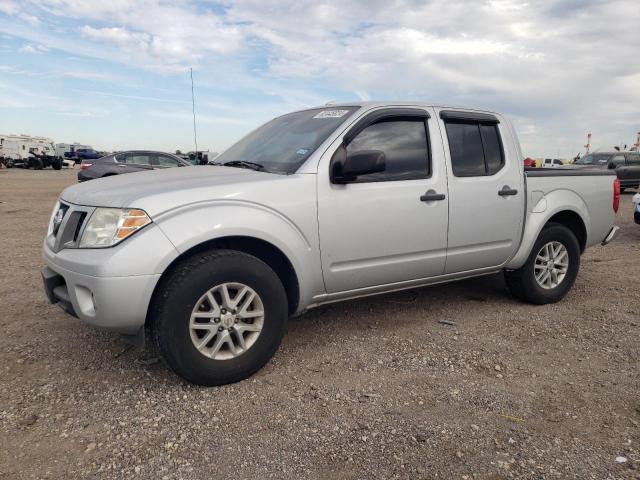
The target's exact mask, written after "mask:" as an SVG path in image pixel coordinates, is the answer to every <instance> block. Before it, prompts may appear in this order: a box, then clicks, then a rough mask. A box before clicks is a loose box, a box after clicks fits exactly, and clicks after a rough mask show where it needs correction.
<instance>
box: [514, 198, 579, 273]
mask: <svg viewBox="0 0 640 480" xmlns="http://www.w3.org/2000/svg"><path fill="white" fill-rule="evenodd" d="M529 201H530V202H531V203H532V204H531V208H529V209H528V212H527V218H526V222H525V228H524V232H523V235H522V241H521V242H520V248H518V251H517V252H516V254H515V255H514V256H513V258H512V259H511V260H509V262H507V264H506V265H505V268H506V269H508V270H515V269H518V268H520V267H521V266H522V265H524V264H525V262H526V261H527V258H529V254H530V253H531V249H532V248H533V245H534V243H535V242H536V240H537V239H538V236H539V235H540V232H541V231H542V229H543V228H544V226H545V225H546V224H547V223H548V222H549V219H551V217H553V216H554V215H556V214H557V213H560V212H565V211H570V212H574V213H576V214H577V215H578V216H579V217H580V219H581V220H582V222H583V223H584V226H585V229H586V232H587V236H588V235H589V232H590V231H591V223H590V221H589V218H590V217H589V211H588V209H587V205H586V204H585V202H584V200H582V198H580V196H579V195H578V194H576V193H575V192H573V191H571V190H554V191H552V192H549V193H547V194H546V195H545V194H543V193H542V192H536V191H533V192H531V193H530V195H529ZM534 202H535V203H534Z"/></svg>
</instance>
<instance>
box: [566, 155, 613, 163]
mask: <svg viewBox="0 0 640 480" xmlns="http://www.w3.org/2000/svg"><path fill="white" fill-rule="evenodd" d="M610 158H611V154H610V153H590V154H589V155H585V156H584V157H582V158H579V159H578V160H576V161H575V165H606V164H607V162H608V161H609V159H610Z"/></svg>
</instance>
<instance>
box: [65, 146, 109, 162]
mask: <svg viewBox="0 0 640 480" xmlns="http://www.w3.org/2000/svg"><path fill="white" fill-rule="evenodd" d="M104 156H105V153H104V152H97V151H96V150H94V149H93V148H76V149H75V150H73V151H71V152H65V154H64V158H69V159H73V160H75V162H76V163H80V162H82V160H96V159H98V158H102V157H104Z"/></svg>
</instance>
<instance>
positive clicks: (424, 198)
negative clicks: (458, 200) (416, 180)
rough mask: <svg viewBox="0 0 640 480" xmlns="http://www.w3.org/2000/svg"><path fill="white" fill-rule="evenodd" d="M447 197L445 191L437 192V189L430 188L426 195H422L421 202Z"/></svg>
mask: <svg viewBox="0 0 640 480" xmlns="http://www.w3.org/2000/svg"><path fill="white" fill-rule="evenodd" d="M445 198H446V197H445V195H444V193H436V192H435V190H428V191H427V192H426V193H425V194H424V195H420V201H421V202H434V201H436V200H444V199H445Z"/></svg>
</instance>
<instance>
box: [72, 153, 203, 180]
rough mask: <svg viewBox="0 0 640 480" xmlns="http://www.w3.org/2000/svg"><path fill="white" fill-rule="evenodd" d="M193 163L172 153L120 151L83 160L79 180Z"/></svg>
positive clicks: (185, 165) (186, 165)
mask: <svg viewBox="0 0 640 480" xmlns="http://www.w3.org/2000/svg"><path fill="white" fill-rule="evenodd" d="M188 166H191V163H189V162H188V161H186V160H184V159H182V158H180V157H177V156H176V155H172V154H170V153H163V152H153V151H147V150H135V151H129V152H118V153H114V154H111V155H107V156H106V157H102V158H99V159H97V160H83V161H82V163H81V164H80V171H79V172H78V181H79V182H84V181H86V180H94V179H96V178H102V177H109V176H112V175H120V174H121V173H133V172H142V171H144V170H154V169H157V168H170V167H188Z"/></svg>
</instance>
